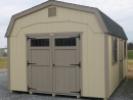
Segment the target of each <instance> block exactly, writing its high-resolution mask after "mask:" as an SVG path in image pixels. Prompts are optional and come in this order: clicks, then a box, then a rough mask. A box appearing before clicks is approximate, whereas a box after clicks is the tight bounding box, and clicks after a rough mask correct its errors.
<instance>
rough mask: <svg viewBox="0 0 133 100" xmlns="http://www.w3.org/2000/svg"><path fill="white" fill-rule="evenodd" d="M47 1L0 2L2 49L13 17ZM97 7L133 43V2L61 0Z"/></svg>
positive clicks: (0, 44)
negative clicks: (121, 28)
mask: <svg viewBox="0 0 133 100" xmlns="http://www.w3.org/2000/svg"><path fill="white" fill-rule="evenodd" d="M45 1H46V0H1V2H0V48H3V47H6V46H7V42H6V38H5V33H6V29H7V27H8V24H9V21H10V19H11V16H12V15H14V14H16V13H18V12H21V11H23V10H26V9H28V8H31V7H33V6H35V5H38V4H40V3H43V2H45ZM60 1H64V2H70V3H76V4H80V5H86V6H91V7H97V8H99V9H100V10H102V11H103V12H104V13H106V14H107V15H108V16H110V17H111V18H112V19H113V20H115V21H116V22H117V23H119V24H120V25H121V26H122V27H123V28H124V30H125V32H126V34H127V36H128V41H129V42H133V0H60Z"/></svg>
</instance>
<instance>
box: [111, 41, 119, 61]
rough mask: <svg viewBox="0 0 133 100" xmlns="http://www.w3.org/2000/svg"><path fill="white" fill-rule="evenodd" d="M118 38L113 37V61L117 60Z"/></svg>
mask: <svg viewBox="0 0 133 100" xmlns="http://www.w3.org/2000/svg"><path fill="white" fill-rule="evenodd" d="M117 48H118V47H117V39H112V61H113V63H116V62H117V60H118V59H117Z"/></svg>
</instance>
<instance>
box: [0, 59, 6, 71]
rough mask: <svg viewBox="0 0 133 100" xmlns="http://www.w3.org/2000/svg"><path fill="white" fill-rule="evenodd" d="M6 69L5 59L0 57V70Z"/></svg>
mask: <svg viewBox="0 0 133 100" xmlns="http://www.w3.org/2000/svg"><path fill="white" fill-rule="evenodd" d="M6 67H7V58H6V57H0V69H2V68H6Z"/></svg>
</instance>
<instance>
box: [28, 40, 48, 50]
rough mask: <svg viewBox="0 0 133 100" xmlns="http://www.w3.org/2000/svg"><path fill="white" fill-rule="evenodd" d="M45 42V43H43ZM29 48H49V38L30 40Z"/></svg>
mask: <svg viewBox="0 0 133 100" xmlns="http://www.w3.org/2000/svg"><path fill="white" fill-rule="evenodd" d="M42 42H43V43H42ZM45 42H47V43H45ZM30 46H31V47H36V48H39V47H49V46H50V40H49V38H31V39H30Z"/></svg>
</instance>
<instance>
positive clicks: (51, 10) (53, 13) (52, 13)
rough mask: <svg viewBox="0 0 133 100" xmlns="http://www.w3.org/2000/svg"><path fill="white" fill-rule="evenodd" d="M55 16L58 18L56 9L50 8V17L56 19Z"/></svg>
mask: <svg viewBox="0 0 133 100" xmlns="http://www.w3.org/2000/svg"><path fill="white" fill-rule="evenodd" d="M54 16H56V7H50V8H48V17H54Z"/></svg>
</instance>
